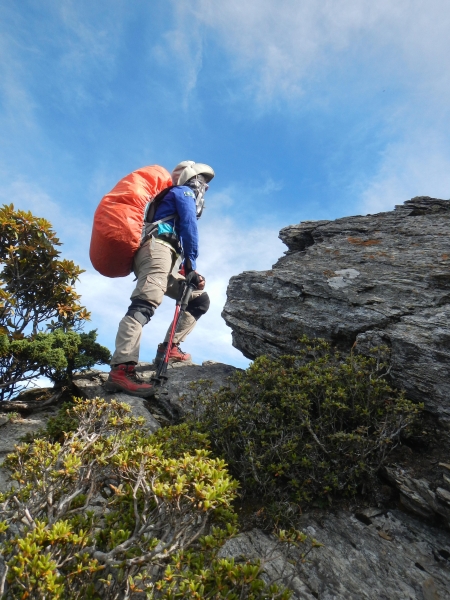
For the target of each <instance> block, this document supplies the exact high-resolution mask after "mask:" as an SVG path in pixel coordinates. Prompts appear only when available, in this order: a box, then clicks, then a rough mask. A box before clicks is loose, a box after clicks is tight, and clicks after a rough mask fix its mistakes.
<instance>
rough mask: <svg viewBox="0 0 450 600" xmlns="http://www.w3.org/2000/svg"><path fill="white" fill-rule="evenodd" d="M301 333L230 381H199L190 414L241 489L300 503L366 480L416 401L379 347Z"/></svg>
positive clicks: (348, 492) (351, 488) (408, 420)
mask: <svg viewBox="0 0 450 600" xmlns="http://www.w3.org/2000/svg"><path fill="white" fill-rule="evenodd" d="M302 342H303V344H304V350H303V351H302V352H301V353H300V354H299V355H298V356H282V357H280V358H267V357H260V358H258V359H257V360H255V362H254V363H253V364H252V365H251V366H250V367H249V368H248V369H247V370H246V371H245V372H238V373H236V374H235V375H234V377H233V378H232V380H231V385H230V387H229V388H222V389H221V390H219V391H218V392H216V393H213V392H211V391H210V388H208V387H207V386H203V388H202V389H200V390H199V392H198V399H197V406H196V412H194V415H193V417H191V420H193V421H194V423H195V424H194V426H195V428H197V429H198V430H199V431H202V432H204V433H207V434H208V435H209V438H210V440H211V445H212V446H211V447H212V449H213V450H214V452H215V453H216V454H217V455H219V456H222V457H224V458H225V460H226V461H227V463H228V465H229V468H230V471H231V473H232V474H233V475H234V476H235V477H236V478H237V479H238V480H239V481H240V483H241V486H242V492H243V494H244V495H247V496H252V495H253V496H260V497H262V496H263V495H264V498H265V501H270V500H271V499H272V500H276V501H278V502H288V503H289V502H294V503H298V504H300V505H302V506H305V505H306V504H308V503H310V502H312V501H316V502H317V501H318V500H319V501H325V502H327V503H328V502H330V501H331V500H332V498H333V497H336V496H338V495H352V494H355V493H356V492H357V491H358V490H361V489H362V488H363V487H364V486H366V487H367V485H368V484H370V482H371V479H372V477H373V475H374V473H375V472H376V471H377V469H378V468H379V466H380V465H381V464H382V463H383V462H384V461H385V459H386V457H387V455H388V454H389V452H390V451H391V450H392V449H393V448H394V447H395V445H396V444H397V443H398V442H399V437H400V433H401V432H402V431H403V430H404V429H405V428H406V427H407V426H408V425H409V424H410V423H411V422H412V420H413V419H414V416H415V415H416V413H417V412H418V410H419V408H418V406H417V405H414V404H412V403H411V402H409V401H408V400H406V399H405V398H404V396H403V395H402V393H398V392H396V391H394V390H392V389H391V387H390V386H389V385H388V383H387V381H386V379H385V378H384V377H383V376H382V374H383V372H384V370H385V365H384V364H383V362H382V361H381V359H380V355H379V352H378V355H377V356H373V357H371V358H367V357H363V356H355V355H354V354H350V355H349V356H347V357H342V356H341V355H340V354H339V353H337V352H334V351H332V350H331V348H330V345H329V344H328V343H326V342H325V341H323V340H315V341H314V342H309V341H308V340H307V338H304V339H303V340H302Z"/></svg>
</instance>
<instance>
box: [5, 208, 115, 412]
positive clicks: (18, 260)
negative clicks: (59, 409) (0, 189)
mask: <svg viewBox="0 0 450 600" xmlns="http://www.w3.org/2000/svg"><path fill="white" fill-rule="evenodd" d="M59 246H61V242H60V241H59V239H58V238H57V237H56V235H55V232H54V231H53V229H52V227H51V225H50V223H49V222H48V221H46V220H45V219H40V218H38V217H35V216H33V215H32V214H31V213H30V212H24V211H21V210H15V208H14V206H13V205H12V204H10V205H3V206H2V207H0V401H1V400H9V399H10V398H11V397H13V396H14V395H16V394H18V393H19V392H20V391H22V390H23V389H24V388H26V387H27V385H28V383H29V382H30V381H31V380H33V379H35V378H36V377H38V376H39V375H45V376H46V377H49V378H50V379H51V380H52V381H54V382H55V383H57V384H60V385H62V384H63V383H66V382H67V381H68V380H70V378H71V376H72V372H73V370H74V369H82V368H89V367H92V366H93V365H95V364H99V363H100V364H102V363H106V362H109V359H110V353H109V350H108V349H107V348H105V347H103V346H101V345H100V344H98V343H97V342H96V332H95V331H91V332H89V333H81V332H80V330H81V328H82V326H83V323H84V322H85V321H87V320H89V313H88V311H87V310H86V308H85V307H84V306H81V304H80V303H79V300H80V296H79V295H78V294H77V293H76V291H75V288H74V285H75V283H76V282H77V280H78V278H79V276H80V275H81V273H83V270H82V269H80V267H78V266H77V265H76V264H75V263H74V262H73V261H70V260H65V259H61V258H60V251H59V250H58V247H59Z"/></svg>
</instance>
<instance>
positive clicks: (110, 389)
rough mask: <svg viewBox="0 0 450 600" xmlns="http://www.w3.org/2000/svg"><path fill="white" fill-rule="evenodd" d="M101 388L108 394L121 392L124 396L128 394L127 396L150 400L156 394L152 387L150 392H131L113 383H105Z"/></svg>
mask: <svg viewBox="0 0 450 600" xmlns="http://www.w3.org/2000/svg"><path fill="white" fill-rule="evenodd" d="M103 387H104V388H105V390H106V391H108V392H122V393H124V394H128V396H138V397H139V398H150V397H151V396H154V395H155V393H156V389H155V388H154V387H152V388H151V390H147V391H145V390H144V391H138V390H136V391H132V390H128V389H127V388H126V387H123V386H121V385H120V384H119V383H114V382H113V381H106V383H105V384H104V386H103Z"/></svg>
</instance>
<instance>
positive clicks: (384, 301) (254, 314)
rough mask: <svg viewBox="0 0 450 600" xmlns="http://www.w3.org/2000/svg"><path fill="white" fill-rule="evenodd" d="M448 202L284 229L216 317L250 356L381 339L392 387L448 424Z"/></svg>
mask: <svg viewBox="0 0 450 600" xmlns="http://www.w3.org/2000/svg"><path fill="white" fill-rule="evenodd" d="M449 232H450V201H448V200H440V199H436V198H429V197H422V196H421V197H417V198H413V199H412V200H408V201H407V202H405V203H404V204H403V205H400V206H397V207H396V208H395V210H393V211H390V212H385V213H380V214H377V215H366V216H355V217H344V218H342V219H336V220H335V221H316V222H312V221H307V222H305V223H300V224H299V225H291V226H289V227H285V228H284V229H282V230H281V232H280V238H281V239H282V241H283V242H284V243H285V244H286V245H287V246H288V251H287V252H286V254H285V256H283V257H281V258H280V259H279V260H278V262H277V263H276V264H275V265H274V266H273V268H272V269H271V270H270V271H262V272H257V271H249V272H245V273H242V274H240V275H237V276H236V277H232V278H231V280H230V283H229V286H228V290H227V303H226V305H225V307H224V310H223V313H222V314H223V317H224V319H225V321H226V322H227V324H228V325H229V327H231V329H232V331H233V345H234V346H235V347H236V348H238V349H239V350H241V351H242V352H243V354H244V355H245V356H246V357H247V358H250V359H254V358H256V357H257V356H260V355H261V354H269V355H280V354H285V353H295V351H296V350H297V348H298V338H300V337H301V336H302V335H304V334H306V335H307V336H309V337H322V338H325V339H327V340H329V341H331V342H333V343H334V344H335V345H336V346H337V347H338V348H340V349H342V350H349V349H350V348H352V346H353V345H354V344H355V342H356V346H357V347H361V348H362V347H364V348H366V349H368V348H369V347H370V346H371V345H373V343H375V341H380V340H382V341H383V343H384V344H385V345H388V346H389V347H390V348H391V350H392V369H391V376H392V381H393V383H394V385H397V386H398V387H403V388H405V389H406V391H407V393H408V395H409V396H410V397H411V398H413V399H415V400H418V401H422V402H425V406H426V408H427V409H428V410H430V411H431V412H433V413H434V414H435V415H437V416H439V418H440V419H441V420H442V421H443V422H447V423H449V424H450V401H449V398H450V325H449V323H450V236H449Z"/></svg>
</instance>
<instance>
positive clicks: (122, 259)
mask: <svg viewBox="0 0 450 600" xmlns="http://www.w3.org/2000/svg"><path fill="white" fill-rule="evenodd" d="M170 185H172V179H171V177H170V174H169V172H168V171H166V169H164V167H159V166H158V165H152V166H150V167H142V169H138V170H137V171H133V173H130V174H129V175H127V176H126V177H124V178H123V179H121V180H120V181H119V183H118V184H117V185H116V186H115V187H114V188H113V189H112V190H111V191H110V192H109V194H106V196H104V197H103V198H102V201H101V202H100V204H99V205H98V208H97V210H96V211H95V215H94V225H93V227H92V237H91V247H90V250H89V256H90V258H91V262H92V266H93V267H94V269H96V270H97V271H98V272H99V273H101V274H102V275H105V277H125V276H126V275H129V274H130V273H131V271H132V268H133V258H134V255H135V254H136V252H137V251H138V249H139V245H140V243H141V234H142V224H143V221H144V213H145V207H146V206H147V203H148V201H149V200H151V199H153V198H154V197H155V196H156V195H157V194H159V193H160V192H162V190H164V189H166V188H167V187H169V186H170Z"/></svg>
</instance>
